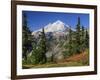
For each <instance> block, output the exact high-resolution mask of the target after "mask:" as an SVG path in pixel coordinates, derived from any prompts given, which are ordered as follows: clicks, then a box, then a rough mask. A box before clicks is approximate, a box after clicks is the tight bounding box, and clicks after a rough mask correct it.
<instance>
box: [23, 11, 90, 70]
mask: <svg viewBox="0 0 100 80" xmlns="http://www.w3.org/2000/svg"><path fill="white" fill-rule="evenodd" d="M89 27H90V26H89V14H82V13H61V12H39V11H22V68H23V69H29V68H51V67H73V66H89Z"/></svg>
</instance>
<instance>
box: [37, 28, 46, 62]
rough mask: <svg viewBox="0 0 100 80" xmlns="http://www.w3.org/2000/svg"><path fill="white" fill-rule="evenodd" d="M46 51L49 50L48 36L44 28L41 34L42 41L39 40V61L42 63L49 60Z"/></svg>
mask: <svg viewBox="0 0 100 80" xmlns="http://www.w3.org/2000/svg"><path fill="white" fill-rule="evenodd" d="M46 52H47V46H46V36H45V32H44V28H43V29H42V32H41V36H40V42H39V62H40V63H46V62H47V58H46Z"/></svg>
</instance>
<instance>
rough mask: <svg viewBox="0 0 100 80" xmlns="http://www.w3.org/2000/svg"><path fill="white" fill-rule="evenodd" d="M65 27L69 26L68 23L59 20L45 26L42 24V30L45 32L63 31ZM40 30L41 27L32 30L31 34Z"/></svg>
mask: <svg viewBox="0 0 100 80" xmlns="http://www.w3.org/2000/svg"><path fill="white" fill-rule="evenodd" d="M67 28H69V25H66V24H65V23H64V22H62V21H61V20H57V21H55V22H53V23H49V24H47V25H46V26H44V31H45V33H47V32H63V31H65V30H66V29H67ZM41 31H42V28H41V29H39V30H36V31H33V32H32V34H34V33H37V32H41Z"/></svg>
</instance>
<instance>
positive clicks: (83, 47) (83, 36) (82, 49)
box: [81, 26, 85, 51]
mask: <svg viewBox="0 0 100 80" xmlns="http://www.w3.org/2000/svg"><path fill="white" fill-rule="evenodd" d="M84 50H85V31H84V26H82V29H81V51H84Z"/></svg>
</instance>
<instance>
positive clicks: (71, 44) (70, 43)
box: [63, 17, 89, 57]
mask: <svg viewBox="0 0 100 80" xmlns="http://www.w3.org/2000/svg"><path fill="white" fill-rule="evenodd" d="M64 48H65V51H63V54H64V57H69V56H72V55H74V54H79V53H81V52H84V51H85V50H86V49H88V48H89V32H88V30H87V29H85V28H84V26H82V25H81V21H80V17H78V23H77V25H76V30H75V31H72V29H71V26H70V29H69V35H68V36H67V40H66V45H64Z"/></svg>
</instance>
